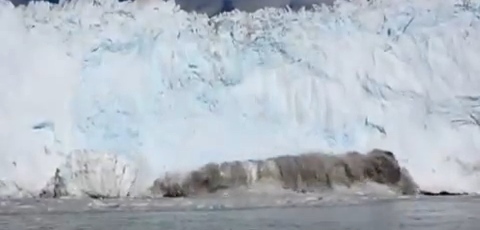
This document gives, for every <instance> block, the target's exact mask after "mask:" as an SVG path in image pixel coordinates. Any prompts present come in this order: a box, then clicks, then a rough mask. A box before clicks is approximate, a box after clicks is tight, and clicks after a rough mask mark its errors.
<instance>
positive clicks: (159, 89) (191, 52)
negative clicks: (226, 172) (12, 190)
mask: <svg viewBox="0 0 480 230" xmlns="http://www.w3.org/2000/svg"><path fill="white" fill-rule="evenodd" d="M455 3H456V2H454V1H453V0H452V1H441V2H438V1H408V0H397V1H378V2H375V3H369V4H366V3H365V4H363V3H358V2H351V3H349V2H341V3H339V4H338V6H336V9H334V10H328V9H326V8H323V9H318V10H316V11H315V12H297V13H293V12H287V11H282V10H272V9H269V10H261V11H258V12H256V13H254V14H245V13H240V12H233V13H230V14H224V15H220V16H218V17H215V18H213V19H208V18H207V17H206V16H202V15H196V14H187V13H185V12H182V11H179V10H178V9H177V8H174V6H173V5H172V4H171V3H164V2H162V1H159V2H152V1H151V2H148V3H146V2H137V3H116V2H111V3H104V4H103V5H98V4H93V3H91V2H88V1H78V2H75V3H69V4H65V5H63V6H51V5H49V4H46V3H35V4H31V5H29V6H27V7H20V8H15V9H14V8H13V7H12V6H11V5H10V3H7V2H5V1H0V33H1V34H0V37H1V38H2V39H1V42H0V50H1V52H0V130H1V132H0V156H1V160H0V177H1V178H2V179H4V180H10V181H14V182H15V183H16V184H17V185H18V186H20V187H22V188H25V189H27V190H29V191H39V190H40V189H41V188H42V187H43V186H45V184H46V183H47V181H48V180H49V179H50V177H51V176H52V175H53V173H54V171H55V168H56V167H58V166H59V165H60V164H62V162H63V161H64V160H65V158H66V156H65V155H62V154H59V153H57V152H63V153H66V152H68V151H71V150H74V149H93V150H94V151H109V152H114V153H117V154H122V155H124V156H126V157H130V158H138V157H139V156H141V157H143V158H144V159H145V160H146V161H147V162H148V164H149V170H150V171H151V172H150V173H149V174H148V175H150V176H151V178H152V180H146V181H149V182H151V181H153V178H155V177H156V176H158V175H160V174H161V173H163V172H166V171H174V170H188V169H191V168H193V167H196V166H199V165H201V164H204V163H207V162H209V161H215V162H219V161H224V160H244V159H248V158H254V159H255V158H263V157H270V156H276V155H280V154H286V153H288V154H293V153H300V152H302V151H307V150H323V151H333V152H342V151H345V150H357V151H362V152H365V151H368V150H370V149H371V148H384V149H388V150H391V151H393V152H394V153H395V154H396V156H397V157H398V158H399V161H400V163H401V164H402V165H404V166H406V167H407V168H408V169H409V171H410V172H411V174H412V176H413V177H414V179H415V180H416V181H417V182H418V184H419V185H420V186H421V187H422V188H424V189H427V190H437V189H444V190H451V191H469V192H480V179H478V176H479V172H478V167H479V164H480V163H479V162H480V161H479V160H480V155H479V153H478V151H479V149H480V141H479V140H480V139H479V137H480V135H479V132H480V130H479V128H480V126H479V119H480V117H479V116H480V113H479V110H478V108H479V105H480V101H479V97H478V92H480V78H479V77H478V76H479V74H480V66H479V65H478V63H479V62H480V44H479V43H478V41H479V39H480V30H479V29H480V20H479V10H478V9H479V8H478V4H476V3H471V5H469V6H468V7H465V6H456V5H455ZM45 149H47V150H45ZM140 168H147V167H146V166H145V165H143V166H141V167H140ZM452 181H455V183H452ZM92 183H93V182H92ZM146 185H150V184H148V183H146Z"/></svg>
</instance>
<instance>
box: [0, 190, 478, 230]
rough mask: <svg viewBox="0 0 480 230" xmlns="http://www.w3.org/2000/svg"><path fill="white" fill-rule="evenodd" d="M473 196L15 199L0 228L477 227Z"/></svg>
mask: <svg viewBox="0 0 480 230" xmlns="http://www.w3.org/2000/svg"><path fill="white" fill-rule="evenodd" d="M267 199H268V197H267ZM196 202H198V203H202V205H199V204H197V205H195V203H196ZM236 202H241V201H238V200H237V201H236ZM478 202H480V198H478V197H450V198H448V197H433V198H427V197H423V198H394V199H367V200H357V201H355V202H353V201H352V200H350V201H349V202H345V201H342V202H336V203H329V202H322V201H316V202H309V203H308V204H306V203H296V204H295V203H290V204H284V205H273V206H263V207H258V206H257V207H255V206H251V207H237V208H236V207H225V206H222V205H221V203H223V204H225V201H223V202H218V201H212V200H210V201H195V200H193V202H192V203H191V205H189V206H183V208H178V207H176V208H175V207H171V206H170V205H171V201H169V200H167V201H165V200H143V201H142V200H137V201H132V200H130V201H125V200H123V201H122V200H109V201H87V200H84V201H79V200H37V201H35V200H17V201H3V202H2V203H1V204H2V205H1V213H2V214H0V229H2V230H3V229H5V230H7V229H8V230H23V229H59V230H70V229H72V230H73V229H84V230H90V229H92V230H93V229H95V230H103V229H105V230H106V229H108V230H110V229H111V230H114V229H115V230H117V229H118V230H124V229H132V230H134V229H135V230H137V229H138V230H149V229H162V230H170V229H171V230H180V229H182V230H183V229H189V230H193V229H198V230H226V229H230V230H247V229H248V230H257V229H258V230H270V229H271V230H274V229H275V230H293V229H303V230H318V229H322V230H323V229H325V230H354V229H356V230H372V229H375V230H376V229H391V230H396V229H412V230H413V229H431V230H476V229H478V226H479V224H480V216H479V215H478V212H479V211H480V206H479V205H478ZM226 203H228V202H226Z"/></svg>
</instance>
